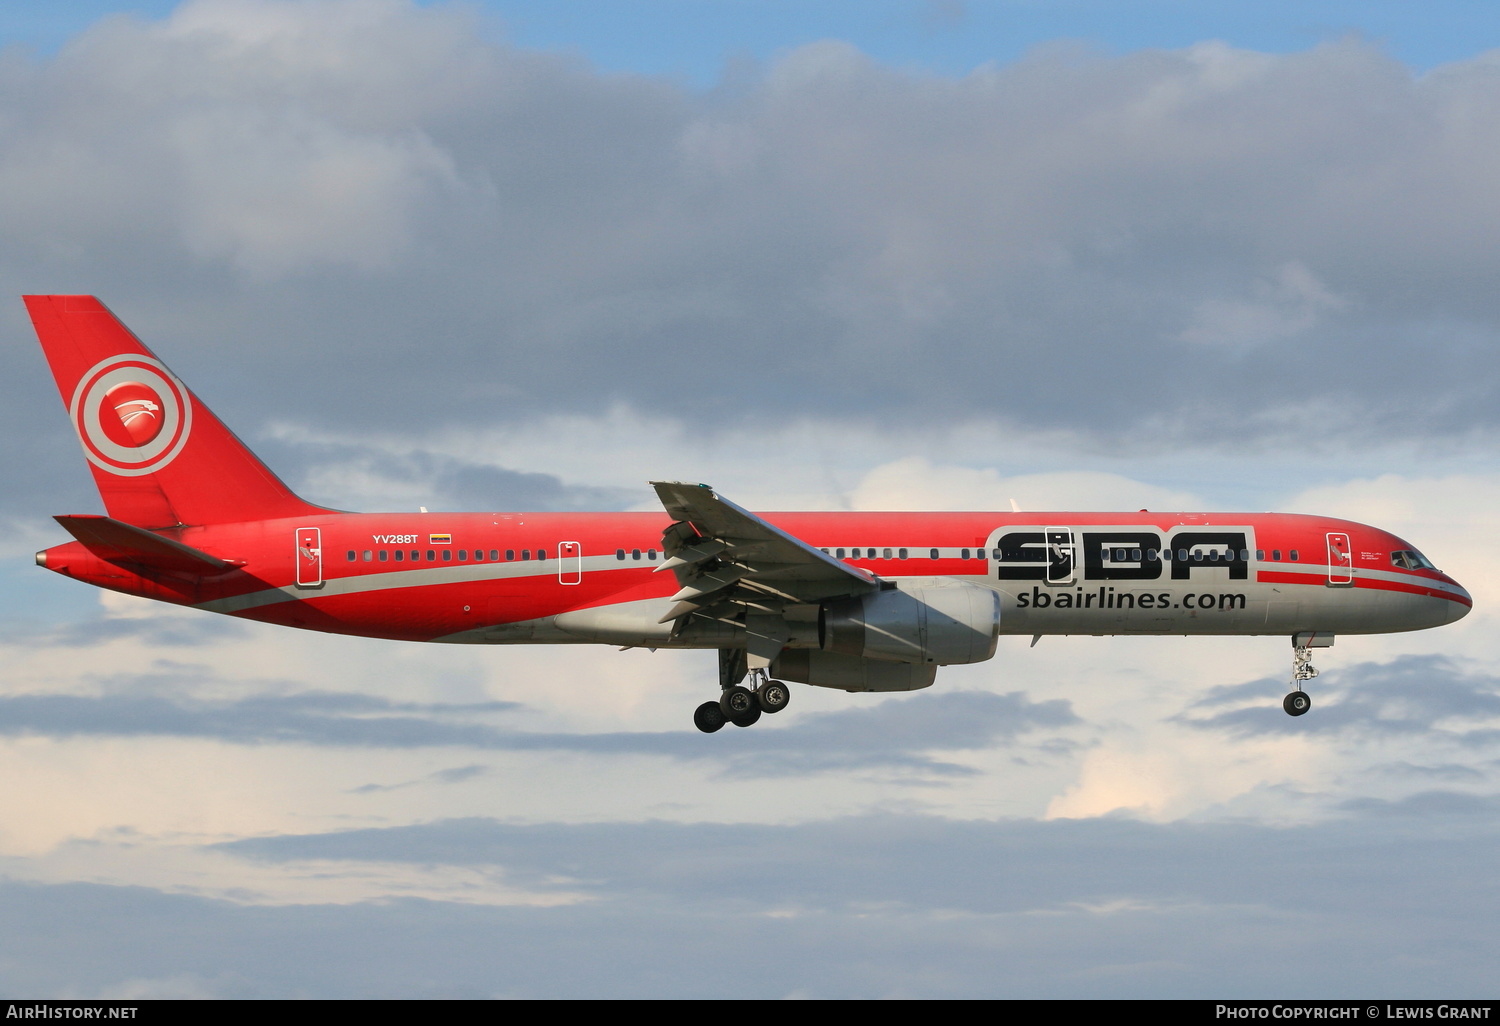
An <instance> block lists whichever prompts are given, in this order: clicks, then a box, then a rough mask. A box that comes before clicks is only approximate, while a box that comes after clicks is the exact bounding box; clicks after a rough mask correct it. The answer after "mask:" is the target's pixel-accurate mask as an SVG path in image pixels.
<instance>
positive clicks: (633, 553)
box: [630, 549, 641, 559]
mask: <svg viewBox="0 0 1500 1026" xmlns="http://www.w3.org/2000/svg"><path fill="white" fill-rule="evenodd" d="M630 558H631V559H640V558H641V550H640V549H631V550H630Z"/></svg>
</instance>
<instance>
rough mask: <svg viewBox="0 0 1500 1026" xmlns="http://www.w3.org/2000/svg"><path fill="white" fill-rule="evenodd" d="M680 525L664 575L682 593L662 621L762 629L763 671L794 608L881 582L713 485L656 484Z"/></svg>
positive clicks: (669, 537) (758, 640) (758, 643)
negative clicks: (733, 621)
mask: <svg viewBox="0 0 1500 1026" xmlns="http://www.w3.org/2000/svg"><path fill="white" fill-rule="evenodd" d="M651 485H652V487H653V488H655V489H656V494H657V496H658V497H659V498H660V499H661V503H662V506H663V507H665V509H666V511H667V512H668V513H669V514H670V515H671V516H672V518H673V521H674V523H673V524H672V526H670V527H668V528H667V529H666V531H665V532H663V534H662V545H663V547H664V548H665V549H666V552H667V556H668V559H667V561H666V562H665V563H664V564H663V565H662V568H661V569H663V570H667V569H670V570H671V571H672V572H673V573H674V574H675V575H676V577H677V583H678V585H679V586H680V589H681V590H680V591H678V593H677V594H676V595H674V596H672V598H673V600H674V602H675V603H676V604H675V605H673V607H672V608H671V610H669V611H668V613H667V615H666V616H665V617H663V618H662V622H663V623H665V622H667V621H668V620H681V619H682V618H685V617H690V616H694V615H696V616H702V617H709V618H712V619H727V618H729V617H736V618H740V619H742V620H744V621H745V622H746V624H747V625H748V624H749V622H750V621H752V620H753V621H754V622H755V625H756V626H755V629H753V630H748V627H747V630H748V635H749V637H750V638H752V639H754V640H755V644H754V645H752V646H751V649H752V650H751V652H750V659H751V663H752V665H764V664H766V663H768V662H769V660H770V659H773V658H775V654H776V652H777V651H779V650H780V648H781V647H782V645H784V644H785V642H786V639H787V636H788V632H787V630H786V629H785V626H784V624H783V625H781V626H776V625H777V624H778V623H780V622H781V617H782V613H783V612H784V610H785V609H786V607H788V606H794V605H807V604H814V603H818V602H821V601H823V600H825V599H830V598H843V597H846V596H849V595H858V594H862V593H864V592H867V591H871V590H873V589H875V588H878V587H879V586H880V579H879V578H878V577H876V576H875V575H874V574H871V573H869V572H867V571H865V570H862V569H860V568H859V567H855V566H851V565H850V564H848V563H845V562H843V561H842V560H838V559H835V558H833V557H832V556H830V555H829V554H828V553H826V552H824V551H823V550H822V549H818V548H815V547H813V546H812V545H809V544H808V543H806V542H804V541H802V540H801V539H800V538H797V537H795V536H794V535H791V534H788V533H787V532H786V531H783V530H782V529H781V528H779V527H777V526H776V525H775V524H772V523H769V522H768V521H766V520H765V519H763V518H761V517H758V516H756V515H755V514H754V513H751V512H750V511H749V510H746V509H744V508H742V507H740V506H737V505H735V504H734V503H732V502H730V501H729V500H728V499H725V498H724V497H722V496H720V495H717V494H715V493H714V490H713V489H712V488H710V487H708V486H707V485H700V484H686V483H683V482H679V481H653V482H651Z"/></svg>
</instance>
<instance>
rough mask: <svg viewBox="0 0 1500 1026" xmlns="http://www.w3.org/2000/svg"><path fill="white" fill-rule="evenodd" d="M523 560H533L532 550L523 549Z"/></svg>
mask: <svg viewBox="0 0 1500 1026" xmlns="http://www.w3.org/2000/svg"><path fill="white" fill-rule="evenodd" d="M521 558H522V559H530V558H531V550H530V549H522V550H521Z"/></svg>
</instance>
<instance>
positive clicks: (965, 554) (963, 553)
mask: <svg viewBox="0 0 1500 1026" xmlns="http://www.w3.org/2000/svg"><path fill="white" fill-rule="evenodd" d="M958 558H959V559H968V558H969V550H968V549H959V550H958Z"/></svg>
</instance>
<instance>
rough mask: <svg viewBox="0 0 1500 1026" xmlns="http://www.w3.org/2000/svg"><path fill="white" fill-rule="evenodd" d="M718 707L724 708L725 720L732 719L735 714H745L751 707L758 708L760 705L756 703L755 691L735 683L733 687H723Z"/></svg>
mask: <svg viewBox="0 0 1500 1026" xmlns="http://www.w3.org/2000/svg"><path fill="white" fill-rule="evenodd" d="M719 708H721V709H723V710H724V718H725V719H726V720H732V719H734V718H735V717H736V716H743V715H745V714H746V713H748V712H749V711H750V710H751V709H759V708H760V706H759V705H757V704H756V701H755V692H753V691H751V690H750V689H749V688H742V687H740V686H739V685H738V684H736V685H735V686H734V687H730V688H725V689H724V694H722V695H720V696H719Z"/></svg>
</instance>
